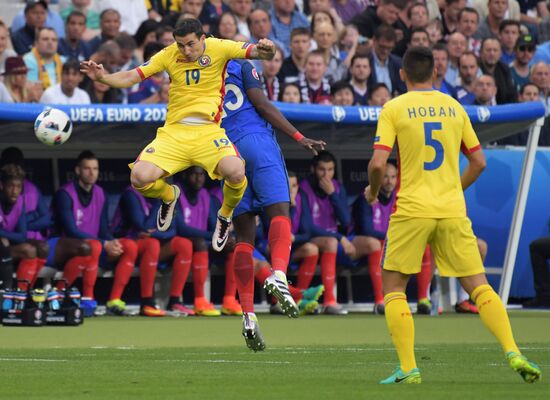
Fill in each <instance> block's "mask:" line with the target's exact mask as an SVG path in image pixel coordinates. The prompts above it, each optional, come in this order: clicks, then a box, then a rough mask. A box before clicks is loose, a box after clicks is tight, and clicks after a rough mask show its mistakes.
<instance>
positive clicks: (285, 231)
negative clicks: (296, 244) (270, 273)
mask: <svg viewBox="0 0 550 400" xmlns="http://www.w3.org/2000/svg"><path fill="white" fill-rule="evenodd" d="M291 235H292V233H291V224H290V219H289V218H287V217H283V216H280V215H279V216H276V217H274V218H272V219H271V223H270V224H269V233H268V235H267V239H268V242H269V248H270V249H271V267H272V268H273V270H274V271H283V272H284V273H285V274H286V270H287V268H288V261H289V260H290V247H291V246H292V238H291Z"/></svg>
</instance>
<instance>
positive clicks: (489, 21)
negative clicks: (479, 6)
mask: <svg viewBox="0 0 550 400" xmlns="http://www.w3.org/2000/svg"><path fill="white" fill-rule="evenodd" d="M487 7H488V10H489V13H488V15H487V18H485V19H484V20H482V21H481V22H480V24H479V27H478V28H477V35H478V37H479V38H480V39H482V40H484V39H488V38H494V39H498V37H499V29H500V23H501V22H502V21H503V20H504V18H505V16H506V12H507V11H508V0H488V2H487Z"/></svg>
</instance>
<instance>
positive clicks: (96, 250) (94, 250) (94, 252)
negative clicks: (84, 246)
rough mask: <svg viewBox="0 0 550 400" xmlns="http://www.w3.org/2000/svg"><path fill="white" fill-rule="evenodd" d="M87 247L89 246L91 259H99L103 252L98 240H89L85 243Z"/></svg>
mask: <svg viewBox="0 0 550 400" xmlns="http://www.w3.org/2000/svg"><path fill="white" fill-rule="evenodd" d="M86 243H88V246H90V255H91V256H93V257H97V258H99V255H100V254H101V251H102V250H103V245H102V244H101V242H100V241H99V240H95V239H89V240H87V241H86Z"/></svg>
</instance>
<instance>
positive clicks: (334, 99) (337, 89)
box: [330, 81, 354, 106]
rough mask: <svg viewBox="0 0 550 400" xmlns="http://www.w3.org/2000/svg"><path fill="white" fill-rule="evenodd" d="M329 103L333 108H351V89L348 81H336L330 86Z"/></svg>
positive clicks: (352, 102) (352, 99)
mask: <svg viewBox="0 0 550 400" xmlns="http://www.w3.org/2000/svg"><path fill="white" fill-rule="evenodd" d="M330 99H331V100H330V102H331V103H332V104H333V105H335V106H353V105H354V98H353V88H352V87H351V85H350V83H349V82H348V81H337V82H334V83H333V84H332V85H330Z"/></svg>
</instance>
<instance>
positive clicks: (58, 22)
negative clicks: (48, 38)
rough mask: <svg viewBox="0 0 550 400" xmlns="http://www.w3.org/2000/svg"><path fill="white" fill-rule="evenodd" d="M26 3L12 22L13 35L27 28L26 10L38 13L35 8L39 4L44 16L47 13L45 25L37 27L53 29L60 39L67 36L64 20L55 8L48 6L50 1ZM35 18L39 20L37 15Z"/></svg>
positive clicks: (27, 0)
mask: <svg viewBox="0 0 550 400" xmlns="http://www.w3.org/2000/svg"><path fill="white" fill-rule="evenodd" d="M25 3H26V6H25V8H24V9H23V10H22V11H20V12H19V13H18V14H17V15H16V16H15V18H14V19H13V21H12V22H11V27H10V30H11V32H12V34H13V33H14V32H17V31H19V30H20V29H21V28H23V27H25V25H26V24H28V21H27V13H26V10H27V9H28V8H29V9H33V10H35V11H36V7H35V6H36V5H37V4H40V5H41V6H42V7H40V13H41V14H43V13H44V12H45V16H44V18H45V20H44V23H43V24H41V25H35V27H36V28H39V27H42V26H47V27H49V28H53V29H54V30H55V33H57V36H58V37H60V38H61V37H64V36H65V28H64V26H65V24H64V23H63V19H62V18H61V17H60V16H59V14H58V13H57V12H56V11H55V9H54V8H53V7H49V6H48V4H49V3H50V0H25ZM42 10H43V11H42ZM34 17H35V18H37V15H35V16H34ZM31 43H32V42H31ZM16 51H17V50H16Z"/></svg>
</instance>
